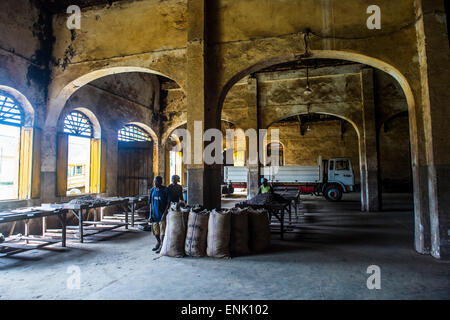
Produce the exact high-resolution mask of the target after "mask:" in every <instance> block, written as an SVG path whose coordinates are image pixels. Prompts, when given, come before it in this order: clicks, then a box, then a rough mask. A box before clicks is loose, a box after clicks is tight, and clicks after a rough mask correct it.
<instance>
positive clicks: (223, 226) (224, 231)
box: [206, 210, 231, 258]
mask: <svg viewBox="0 0 450 320" xmlns="http://www.w3.org/2000/svg"><path fill="white" fill-rule="evenodd" d="M230 231H231V213H230V212H229V211H216V210H213V211H211V213H210V215H209V223H208V239H207V248H206V254H207V255H208V256H209V257H214V258H229V257H230Z"/></svg>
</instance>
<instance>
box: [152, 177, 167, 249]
mask: <svg viewBox="0 0 450 320" xmlns="http://www.w3.org/2000/svg"><path fill="white" fill-rule="evenodd" d="M149 202H150V203H149V207H150V222H151V223H152V230H153V234H154V235H155V238H156V241H157V242H156V245H155V247H154V248H153V249H152V250H153V251H155V252H156V253H159V252H160V251H161V244H162V242H163V240H164V234H165V230H166V215H167V210H168V209H169V204H170V202H169V192H168V189H167V187H165V186H163V185H162V177H160V176H157V177H156V178H155V186H154V187H153V188H152V189H151V190H150V196H149Z"/></svg>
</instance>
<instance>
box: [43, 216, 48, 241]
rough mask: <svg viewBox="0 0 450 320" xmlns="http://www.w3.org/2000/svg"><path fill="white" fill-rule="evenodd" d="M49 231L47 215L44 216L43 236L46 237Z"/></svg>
mask: <svg viewBox="0 0 450 320" xmlns="http://www.w3.org/2000/svg"><path fill="white" fill-rule="evenodd" d="M46 232H47V217H43V218H42V236H43V237H45V233H46Z"/></svg>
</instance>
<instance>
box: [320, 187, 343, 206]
mask: <svg viewBox="0 0 450 320" xmlns="http://www.w3.org/2000/svg"><path fill="white" fill-rule="evenodd" d="M323 194H324V196H325V199H327V200H328V201H331V202H337V201H340V200H341V199H342V189H341V187H339V186H336V185H331V186H328V187H326V189H325V192H324V193H323Z"/></svg>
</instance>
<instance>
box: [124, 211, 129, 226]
mask: <svg viewBox="0 0 450 320" xmlns="http://www.w3.org/2000/svg"><path fill="white" fill-rule="evenodd" d="M124 209H125V229H128V206H125V207H124Z"/></svg>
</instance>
